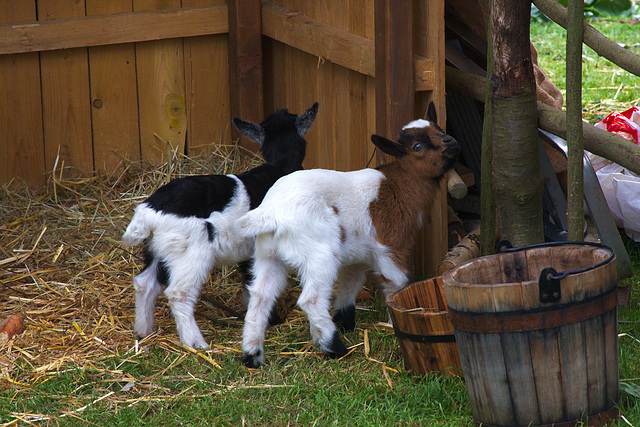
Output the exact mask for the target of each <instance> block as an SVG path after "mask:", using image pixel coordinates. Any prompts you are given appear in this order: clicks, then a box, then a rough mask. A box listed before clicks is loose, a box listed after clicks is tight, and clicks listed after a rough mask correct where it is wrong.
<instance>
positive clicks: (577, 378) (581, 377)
mask: <svg viewBox="0 0 640 427" xmlns="http://www.w3.org/2000/svg"><path fill="white" fill-rule="evenodd" d="M560 331H561V332H560V333H559V334H558V336H559V343H558V344H559V349H560V366H561V372H560V376H561V378H562V388H563V390H564V399H563V406H564V410H565V411H566V412H565V416H566V418H565V419H566V420H579V419H581V418H582V416H583V415H584V411H585V410H586V409H587V403H588V397H587V357H586V353H587V350H586V343H585V335H584V325H583V324H582V323H574V324H571V325H566V326H563V327H561V328H560ZM556 421H558V420H557V419H556Z"/></svg>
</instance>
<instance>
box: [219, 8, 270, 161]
mask: <svg viewBox="0 0 640 427" xmlns="http://www.w3.org/2000/svg"><path fill="white" fill-rule="evenodd" d="M228 7H229V85H230V88H229V89H230V91H229V92H230V93H229V95H230V98H231V102H230V105H231V116H232V117H241V118H242V119H245V120H251V121H253V122H256V123H260V121H262V119H263V118H264V91H263V84H262V6H261V3H260V0H229V3H228ZM233 139H238V140H239V143H240V145H242V146H243V147H246V148H250V149H253V150H257V148H258V145H257V144H256V143H255V142H254V141H252V140H250V139H249V138H247V137H246V136H244V135H241V134H240V133H239V132H238V131H237V130H236V129H235V128H234V129H233Z"/></svg>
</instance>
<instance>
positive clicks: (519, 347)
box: [500, 332, 540, 426]
mask: <svg viewBox="0 0 640 427" xmlns="http://www.w3.org/2000/svg"><path fill="white" fill-rule="evenodd" d="M500 338H501V341H502V354H503V355H504V365H505V368H506V371H507V378H508V381H509V392H510V396H509V397H510V398H511V401H512V405H513V412H514V418H515V423H514V425H520V426H526V425H538V424H540V412H539V410H538V401H537V400H536V399H532V397H533V396H535V395H536V378H535V375H534V370H533V363H532V361H531V352H530V348H529V347H530V346H529V337H528V334H527V333H526V332H522V333H507V334H500Z"/></svg>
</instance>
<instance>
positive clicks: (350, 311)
mask: <svg viewBox="0 0 640 427" xmlns="http://www.w3.org/2000/svg"><path fill="white" fill-rule="evenodd" d="M333 322H334V323H335V324H336V326H337V327H338V328H340V330H341V331H342V332H353V331H355V330H356V306H355V305H348V306H346V307H342V308H341V309H339V310H338V311H336V314H334V315H333Z"/></svg>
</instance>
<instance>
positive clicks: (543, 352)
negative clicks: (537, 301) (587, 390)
mask: <svg viewBox="0 0 640 427" xmlns="http://www.w3.org/2000/svg"><path fill="white" fill-rule="evenodd" d="M528 335H529V343H530V346H531V362H532V364H533V372H534V375H535V378H536V394H535V395H532V396H531V399H532V400H534V399H535V400H537V402H538V407H539V408H540V424H551V423H553V422H558V420H563V419H566V411H565V410H564V409H563V406H564V395H565V393H571V390H566V391H565V389H564V384H563V382H562V372H561V371H562V370H561V365H560V359H561V356H560V351H561V350H560V344H559V341H560V340H561V339H562V338H561V328H554V329H542V330H539V331H531V332H528Z"/></svg>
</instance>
